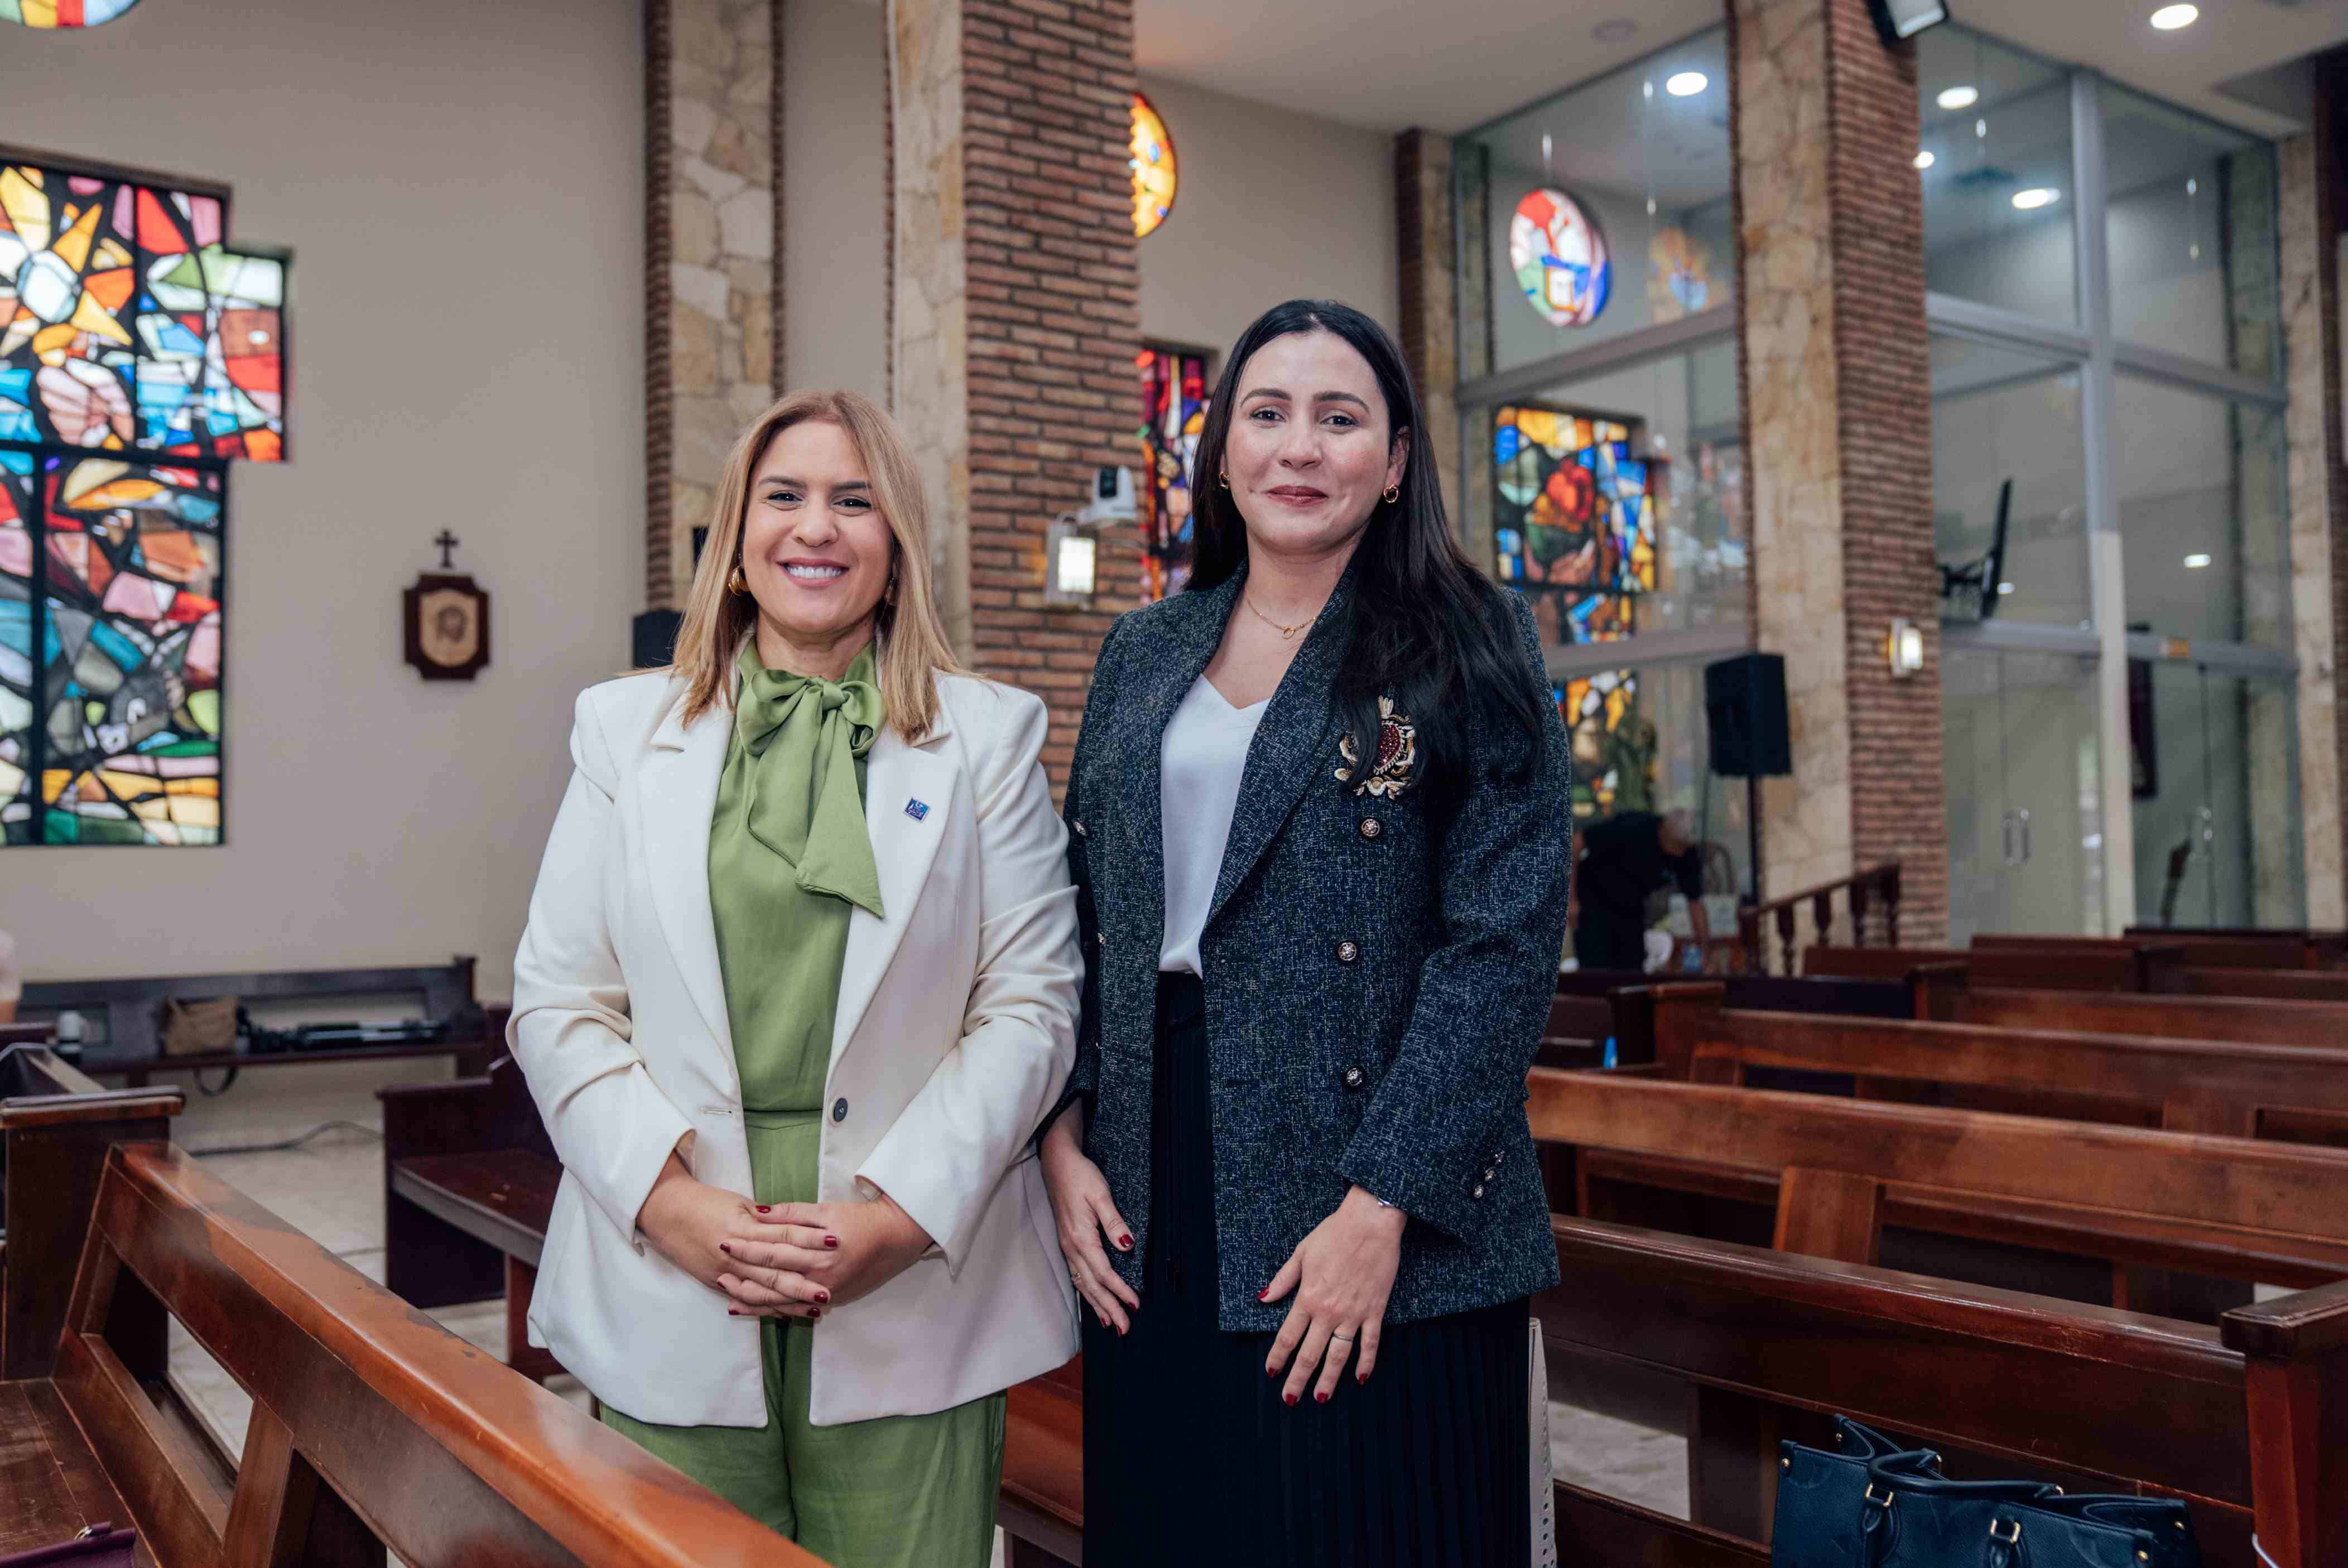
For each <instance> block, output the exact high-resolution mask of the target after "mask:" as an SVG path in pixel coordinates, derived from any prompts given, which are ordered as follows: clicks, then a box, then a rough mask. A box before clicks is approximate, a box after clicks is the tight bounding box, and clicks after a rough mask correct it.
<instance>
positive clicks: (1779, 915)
mask: <svg viewBox="0 0 2348 1568" xmlns="http://www.w3.org/2000/svg"><path fill="white" fill-rule="evenodd" d="M1838 893H1840V894H1841V895H1842V896H1843V905H1844V907H1845V908H1846V910H1847V911H1848V912H1849V917H1850V943H1849V945H1850V946H1852V947H1854V948H1864V947H1866V946H1867V945H1868V930H1869V919H1868V917H1869V914H1870V913H1872V912H1874V911H1875V910H1877V909H1880V910H1881V912H1882V924H1881V927H1880V929H1881V934H1882V937H1883V945H1884V946H1885V947H1890V948H1896V947H1898V946H1899V945H1900V863H1899V862H1898V861H1896V860H1895V861H1892V862H1890V864H1888V865H1884V866H1869V868H1868V869H1867V870H1865V871H1858V872H1853V873H1852V874H1851V875H1850V876H1845V877H1842V878H1841V879H1839V880H1838V881H1834V882H1827V883H1822V884H1820V885H1819V886H1816V887H1807V888H1805V889H1803V890H1802V891H1801V892H1799V893H1794V894H1789V895H1787V897H1783V898H1774V899H1771V900H1770V901H1769V902H1768V903H1766V904H1759V905H1754V906H1751V907H1746V908H1743V909H1740V910H1738V911H1737V912H1736V927H1737V937H1738V940H1739V941H1740V942H1741V943H1742V945H1743V947H1744V949H1745V951H1744V967H1745V972H1746V973H1747V974H1754V975H1772V974H1783V975H1790V974H1793V973H1794V972H1796V965H1795V962H1794V958H1795V955H1796V953H1797V952H1798V951H1799V950H1800V949H1799V948H1798V947H1797V943H1796V939H1795V931H1796V927H1797V919H1796V917H1797V915H1798V914H1799V913H1800V911H1801V909H1802V907H1803V906H1805V905H1807V906H1808V907H1809V911H1810V926H1811V932H1810V938H1809V939H1810V940H1811V941H1812V942H1828V941H1830V940H1831V939H1832V934H1833V931H1834V921H1835V901H1834V897H1835V895H1836V894H1838ZM1765 920H1766V922H1767V923H1768V924H1769V925H1770V926H1772V927H1775V928H1776V936H1777V944H1776V961H1775V963H1774V964H1773V963H1772V962H1771V955H1770V952H1769V948H1768V945H1767V944H1766V941H1765V940H1764V930H1763V922H1764V921H1765Z"/></svg>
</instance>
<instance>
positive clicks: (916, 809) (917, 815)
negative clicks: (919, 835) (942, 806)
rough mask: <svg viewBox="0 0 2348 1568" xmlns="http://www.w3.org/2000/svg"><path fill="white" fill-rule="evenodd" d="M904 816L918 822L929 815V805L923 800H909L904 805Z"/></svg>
mask: <svg viewBox="0 0 2348 1568" xmlns="http://www.w3.org/2000/svg"><path fill="white" fill-rule="evenodd" d="M905 815H907V816H910V817H911V818H912V819H913V820H914V821H915V822H919V821H921V820H922V818H924V817H926V816H928V815H930V803H929V802H928V801H925V800H909V801H907V802H906V803H905Z"/></svg>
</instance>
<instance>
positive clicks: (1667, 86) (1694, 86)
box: [1663, 71, 1712, 98]
mask: <svg viewBox="0 0 2348 1568" xmlns="http://www.w3.org/2000/svg"><path fill="white" fill-rule="evenodd" d="M1711 85H1712V78H1711V77H1707V76H1705V75H1704V73H1703V72H1702V71H1677V72H1674V73H1673V74H1672V75H1671V76H1668V77H1664V78H1663V91H1665V92H1667V93H1669V94H1671V95H1672V97H1675V98H1692V97H1695V95H1696V94H1698V93H1700V92H1702V91H1704V88H1706V87H1710V86H1711Z"/></svg>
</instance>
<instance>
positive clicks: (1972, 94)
mask: <svg viewBox="0 0 2348 1568" xmlns="http://www.w3.org/2000/svg"><path fill="white" fill-rule="evenodd" d="M1979 102H1981V89H1979V88H1978V87H1942V88H1941V97H1940V104H1941V108H1944V109H1969V108H1972V107H1973V105H1975V104H1977V103H1979Z"/></svg>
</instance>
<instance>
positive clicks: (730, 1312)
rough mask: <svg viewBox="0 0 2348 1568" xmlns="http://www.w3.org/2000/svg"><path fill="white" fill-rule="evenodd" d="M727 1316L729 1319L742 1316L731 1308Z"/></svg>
mask: <svg viewBox="0 0 2348 1568" xmlns="http://www.w3.org/2000/svg"><path fill="white" fill-rule="evenodd" d="M741 1316H742V1315H741V1314H740V1313H738V1312H736V1311H735V1310H734V1309H733V1308H732V1307H727V1308H726V1317H741Z"/></svg>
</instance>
